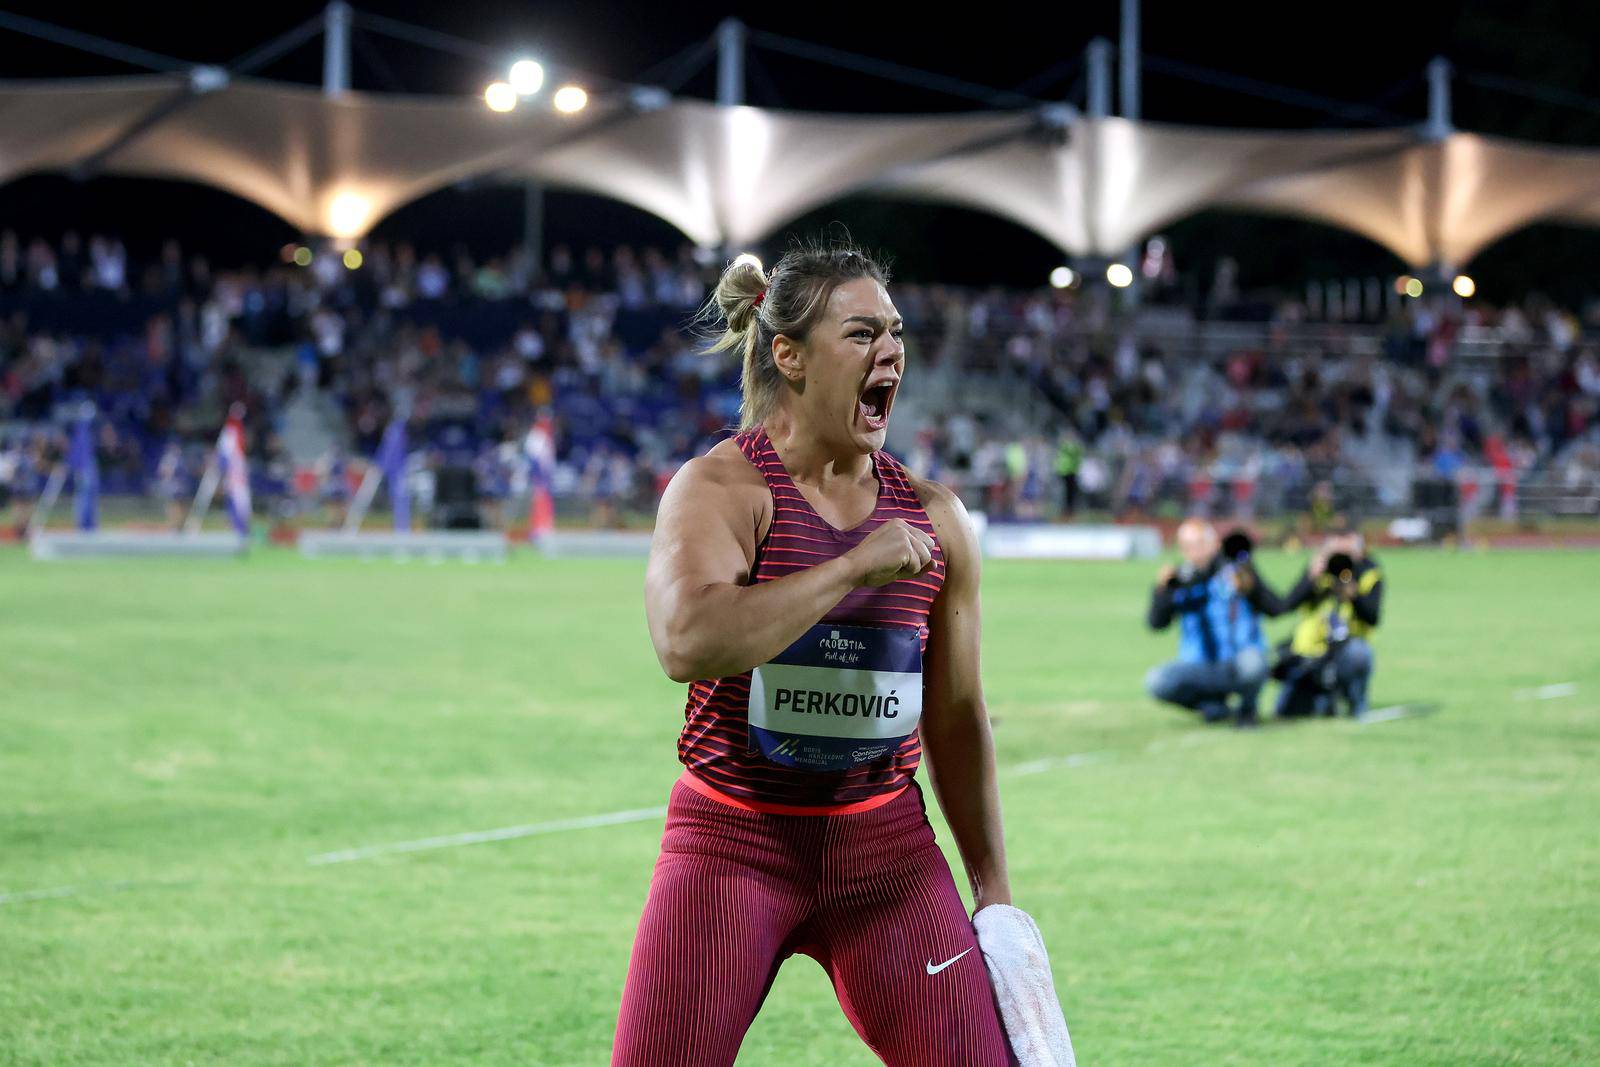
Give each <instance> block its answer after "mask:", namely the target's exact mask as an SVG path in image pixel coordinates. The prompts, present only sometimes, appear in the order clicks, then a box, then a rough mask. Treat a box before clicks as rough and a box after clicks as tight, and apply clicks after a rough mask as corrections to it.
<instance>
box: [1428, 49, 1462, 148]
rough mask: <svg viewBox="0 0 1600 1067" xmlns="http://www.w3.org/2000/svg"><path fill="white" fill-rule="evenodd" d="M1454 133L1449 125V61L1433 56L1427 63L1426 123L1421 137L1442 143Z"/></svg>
mask: <svg viewBox="0 0 1600 1067" xmlns="http://www.w3.org/2000/svg"><path fill="white" fill-rule="evenodd" d="M1453 131H1454V127H1453V126H1451V125H1450V61H1449V60H1448V59H1446V58H1444V57H1443V56H1434V57H1433V59H1432V60H1431V61H1430V62H1429V63H1428V123H1427V125H1426V126H1424V127H1423V135H1424V136H1425V137H1427V139H1428V140H1430V141H1442V140H1444V139H1445V138H1446V137H1449V136H1450V134H1451V133H1452V132H1453Z"/></svg>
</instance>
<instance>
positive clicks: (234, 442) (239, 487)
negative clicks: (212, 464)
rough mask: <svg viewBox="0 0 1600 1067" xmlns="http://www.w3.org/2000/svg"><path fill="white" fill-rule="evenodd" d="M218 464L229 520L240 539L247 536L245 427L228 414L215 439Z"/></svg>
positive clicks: (248, 514)
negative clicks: (220, 467)
mask: <svg viewBox="0 0 1600 1067" xmlns="http://www.w3.org/2000/svg"><path fill="white" fill-rule="evenodd" d="M217 462H218V463H220V464H221V465H222V485H223V490H224V492H225V494H226V498H227V502H228V518H229V519H230V520H232V522H233V529H234V531H235V532H236V533H238V535H239V536H240V537H248V536H249V534H250V468H249V466H248V465H247V464H246V463H245V458H244V426H243V424H241V423H240V422H239V416H238V415H234V414H230V415H229V416H228V421H227V422H226V423H224V424H223V427H222V433H221V434H219V435H218V437H217Z"/></svg>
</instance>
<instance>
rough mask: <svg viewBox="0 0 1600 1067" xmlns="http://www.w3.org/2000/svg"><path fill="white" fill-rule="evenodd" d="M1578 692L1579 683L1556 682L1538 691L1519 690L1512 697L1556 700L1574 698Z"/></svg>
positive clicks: (1542, 686) (1517, 698) (1540, 687)
mask: <svg viewBox="0 0 1600 1067" xmlns="http://www.w3.org/2000/svg"><path fill="white" fill-rule="evenodd" d="M1577 692H1578V683H1577V682H1555V683H1553V684H1551V685H1541V686H1539V687H1538V688H1537V689H1518V690H1517V691H1516V692H1515V693H1512V694H1511V696H1512V697H1513V698H1514V699H1516V700H1554V699H1555V698H1556V697H1570V696H1573V695H1575V694H1576V693H1577Z"/></svg>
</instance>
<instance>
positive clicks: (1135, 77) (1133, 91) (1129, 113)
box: [1120, 0, 1139, 122]
mask: <svg viewBox="0 0 1600 1067" xmlns="http://www.w3.org/2000/svg"><path fill="white" fill-rule="evenodd" d="M1120 73H1121V75H1122V117H1123V118H1125V119H1130V120H1132V121H1134V122H1137V121H1139V0H1122V70H1121V72H1120Z"/></svg>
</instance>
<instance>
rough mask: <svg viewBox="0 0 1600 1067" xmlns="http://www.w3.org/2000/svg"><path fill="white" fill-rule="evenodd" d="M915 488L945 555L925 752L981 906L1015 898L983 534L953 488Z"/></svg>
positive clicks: (926, 666)
mask: <svg viewBox="0 0 1600 1067" xmlns="http://www.w3.org/2000/svg"><path fill="white" fill-rule="evenodd" d="M915 488H916V490H917V495H918V496H919V497H920V498H921V499H922V506H923V508H924V509H925V510H926V511H927V512H928V518H929V520H930V521H932V523H933V528H934V531H935V532H936V533H937V534H938V537H939V544H940V545H941V546H942V547H943V549H944V560H945V578H944V588H943V589H942V590H940V592H939V596H938V598H937V599H935V600H934V603H933V612H932V615H931V617H930V618H929V620H928V629H929V631H930V634H929V637H928V654H927V656H926V657H925V658H924V661H923V671H924V673H925V684H926V687H927V689H926V695H925V696H924V699H923V710H922V724H921V727H920V729H921V730H922V750H923V753H924V754H925V755H926V756H927V765H928V775H929V779H930V780H931V782H932V783H933V791H934V795H935V796H937V797H938V799H939V807H940V808H942V809H943V810H944V817H945V819H946V821H948V822H949V823H950V832H951V833H952V834H953V835H954V836H955V839H956V847H957V848H958V849H959V850H960V851H961V860H962V863H963V864H964V865H965V866H966V869H967V878H968V879H969V880H970V881H971V883H972V900H973V910H974V911H977V910H978V909H980V908H983V907H985V906H986V905H989V904H1009V903H1011V881H1010V876H1009V875H1008V874H1007V872H1006V852H1005V844H1004V841H1003V838H1002V834H1001V828H1000V790H999V788H998V786H997V785H996V783H995V770H994V738H993V736H992V735H991V734H990V732H989V711H988V709H987V708H986V707H985V706H984V703H983V684H982V682H981V681H980V679H979V675H978V631H979V619H978V567H979V551H978V537H977V533H976V532H975V531H974V530H973V528H972V520H971V519H970V518H969V517H968V516H967V509H966V508H965V507H963V506H962V503H961V500H960V498H959V497H957V496H956V495H955V493H953V492H951V491H950V490H949V489H947V488H945V487H944V486H942V485H939V484H938V483H936V482H929V481H923V480H920V479H919V480H917V481H916V483H915Z"/></svg>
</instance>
